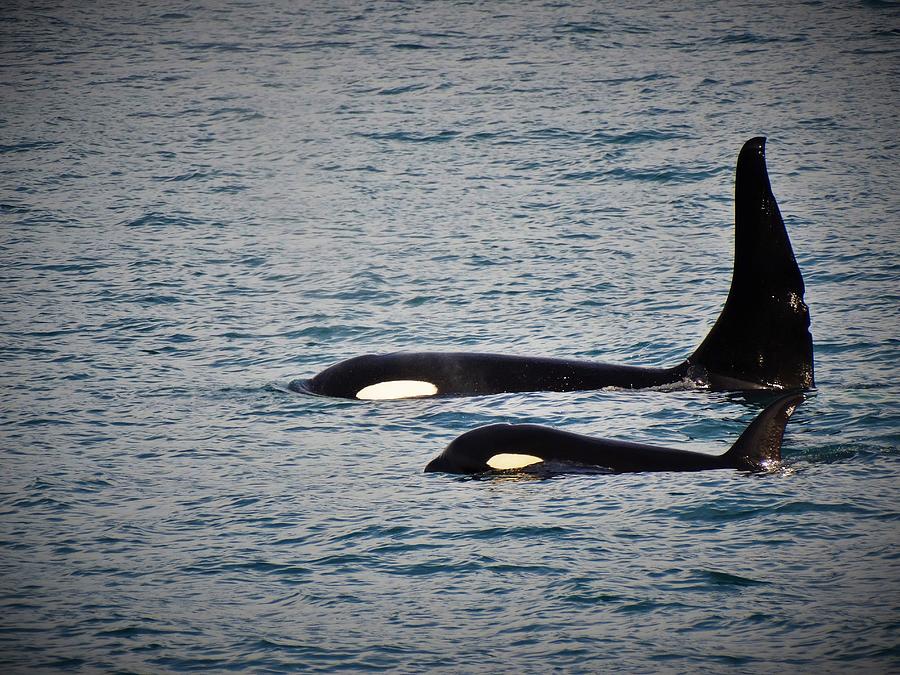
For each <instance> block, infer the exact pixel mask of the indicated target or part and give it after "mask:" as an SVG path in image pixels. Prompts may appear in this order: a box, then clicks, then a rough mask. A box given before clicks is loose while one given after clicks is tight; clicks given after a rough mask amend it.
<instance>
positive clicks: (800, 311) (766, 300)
mask: <svg viewBox="0 0 900 675" xmlns="http://www.w3.org/2000/svg"><path fill="white" fill-rule="evenodd" d="M765 143H766V139H765V138H761V137H758V138H752V139H750V140H749V141H747V142H746V143H745V144H744V146H743V148H742V149H741V152H740V155H739V156H738V160H737V171H736V177H735V218H734V223H735V245H734V271H733V275H732V280H731V289H730V291H729V293H728V298H727V299H726V301H725V306H724V308H723V309H722V312H721V314H720V315H719V318H718V320H717V321H716V322H715V324H714V325H713V327H712V329H711V330H710V332H709V334H708V335H707V336H706V339H704V340H703V342H702V343H701V344H700V346H699V347H698V348H697V349H696V351H694V353H693V354H691V355H690V356H689V357H688V358H687V359H685V361H684V362H683V363H681V364H679V365H677V366H674V367H671V368H642V367H636V366H619V365H609V364H605V363H594V362H589V361H576V360H570V359H554V358H543V357H524V356H510V355H504V354H483V353H457V352H416V353H403V352H399V353H393V354H383V355H366V356H358V357H355V358H351V359H349V360H347V361H342V362H340V363H337V364H335V365H333V366H331V367H330V368H327V369H326V370H324V371H322V372H321V373H319V374H318V375H316V376H315V377H313V378H312V379H310V380H294V381H293V382H291V383H290V384H289V387H290V388H291V389H292V390H294V391H299V392H305V393H311V394H319V395H323V396H336V397H341V398H355V399H396V398H409V397H415V396H435V395H438V396H476V395H481V394H497V393H504V392H521V391H574V390H587V389H601V388H604V387H618V388H624V389H639V388H646V387H657V386H661V385H667V384H674V383H678V382H682V381H691V382H693V383H694V384H695V385H696V386H699V387H708V388H710V389H732V390H745V389H803V388H807V387H811V386H813V350H812V336H811V335H810V332H809V309H808V308H807V306H806V304H805V303H804V300H803V293H804V286H803V277H802V276H801V274H800V268H799V267H798V266H797V261H796V260H795V258H794V251H793V249H792V248H791V242H790V239H789V238H788V235H787V231H786V230H785V227H784V221H783V220H782V218H781V213H780V212H779V210H778V204H777V203H776V202H775V197H774V195H773V194H772V188H771V186H770V184H769V175H768V172H767V170H766V160H765Z"/></svg>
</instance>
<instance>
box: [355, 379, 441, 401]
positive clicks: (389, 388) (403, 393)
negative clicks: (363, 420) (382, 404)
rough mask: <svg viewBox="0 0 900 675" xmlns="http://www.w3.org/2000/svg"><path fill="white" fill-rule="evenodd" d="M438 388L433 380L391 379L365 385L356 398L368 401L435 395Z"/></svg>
mask: <svg viewBox="0 0 900 675" xmlns="http://www.w3.org/2000/svg"><path fill="white" fill-rule="evenodd" d="M437 391H438V388H437V387H436V386H435V385H433V384H431V382H423V381H421V380H390V381H388V382H379V383H378V384H370V385H369V386H368V387H363V388H362V389H360V390H359V391H358V392H357V393H356V398H358V399H362V400H366V401H387V400H391V399H397V398H415V397H417V396H434V395H435V394H436V393H437Z"/></svg>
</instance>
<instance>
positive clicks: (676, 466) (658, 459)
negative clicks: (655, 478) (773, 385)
mask: <svg viewBox="0 0 900 675" xmlns="http://www.w3.org/2000/svg"><path fill="white" fill-rule="evenodd" d="M802 402H803V395H802V394H800V393H798V392H793V393H790V394H786V395H783V396H781V397H779V398H778V399H776V400H775V401H774V402H772V403H770V404H769V405H768V407H766V408H765V409H764V410H763V411H762V412H761V413H760V414H759V415H758V416H757V417H756V419H755V420H753V422H751V423H750V426H748V427H747V428H746V429H745V430H744V432H743V433H742V434H741V436H740V438H738V440H737V442H736V443H735V444H734V445H733V446H731V448H730V449H729V450H728V451H727V452H725V453H723V454H721V455H708V454H706V453H702V452H690V451H688V450H676V449H672V448H662V447H658V446H653V445H644V444H642V443H631V442H628V441H616V440H609V439H603V438H592V437H590V436H584V435H582V434H574V433H570V432H568V431H560V430H558V429H554V428H551V427H545V426H541V425H538V424H492V425H489V426H485V427H479V428H478V429H473V430H472V431H467V432H466V433H464V434H463V435H462V436H459V437H458V438H456V439H455V440H454V441H453V442H452V443H450V445H448V446H447V448H446V449H445V450H444V451H443V453H441V454H440V455H438V456H437V457H436V458H435V459H433V460H432V461H431V462H430V463H429V464H428V466H426V467H425V471H426V472H432V471H441V472H444V473H461V474H478V473H487V472H491V471H509V470H520V469H527V470H528V471H529V472H534V471H547V470H549V471H554V472H559V471H565V470H572V469H574V468H583V467H592V468H595V469H600V470H604V471H609V472H613V473H632V472H640V471H704V470H707V469H739V470H742V471H766V470H770V469H772V468H774V467H776V466H777V464H778V462H780V461H781V441H782V438H783V436H784V428H785V426H786V425H787V421H788V418H789V417H790V416H791V413H793V412H794V409H795V408H796V407H797V406H798V405H800V403H802Z"/></svg>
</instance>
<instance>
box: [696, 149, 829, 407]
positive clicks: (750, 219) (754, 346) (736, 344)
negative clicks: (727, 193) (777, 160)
mask: <svg viewBox="0 0 900 675" xmlns="http://www.w3.org/2000/svg"><path fill="white" fill-rule="evenodd" d="M765 146H766V139H765V138H752V139H750V140H749V141H747V142H746V143H745V144H744V147H743V148H742V149H741V153H740V155H739V156H738V162H737V175H736V178H735V244H734V273H733V276H732V279H731V290H730V291H729V292H728V298H727V300H726V301H725V306H724V308H723V309H722V313H721V314H720V315H719V318H718V319H717V320H716V323H715V325H714V326H713V327H712V330H711V331H710V332H709V334H708V335H707V336H706V339H704V340H703V342H702V343H701V344H700V346H699V347H698V348H697V351H695V352H694V353H693V354H692V355H691V357H690V358H688V360H687V361H686V363H685V365H686V366H688V367H689V368H696V367H700V368H702V369H703V370H705V375H706V376H707V377H708V379H709V383H710V385H712V386H713V387H715V388H736V387H735V385H736V383H746V386H745V387H744V388H757V387H758V388H773V387H774V388H783V389H805V388H808V387H811V386H813V384H814V381H813V349H812V336H811V335H810V332H809V308H808V307H807V306H806V304H805V303H804V301H803V293H804V290H805V289H804V286H803V277H802V276H801V274H800V268H799V267H798V266H797V261H796V259H795V258H794V251H793V249H792V248H791V241H790V239H789V238H788V234H787V230H785V227H784V221H783V220H782V218H781V213H780V212H779V210H778V204H777V203H776V202H775V196H774V195H773V194H772V188H771V186H770V184H769V174H768V172H767V170H766V157H765ZM737 388H740V387H737Z"/></svg>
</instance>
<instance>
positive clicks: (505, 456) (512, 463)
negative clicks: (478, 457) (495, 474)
mask: <svg viewBox="0 0 900 675" xmlns="http://www.w3.org/2000/svg"><path fill="white" fill-rule="evenodd" d="M543 461H544V460H543V459H541V458H540V457H535V456H534V455H517V454H515V453H511V452H501V453H500V454H499V455H494V456H493V457H491V458H490V459H489V460H488V461H487V465H488V466H489V467H491V468H492V469H497V470H500V471H502V470H504V469H521V468H522V467H526V466H531V465H532V464H538V463H539V462H543Z"/></svg>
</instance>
